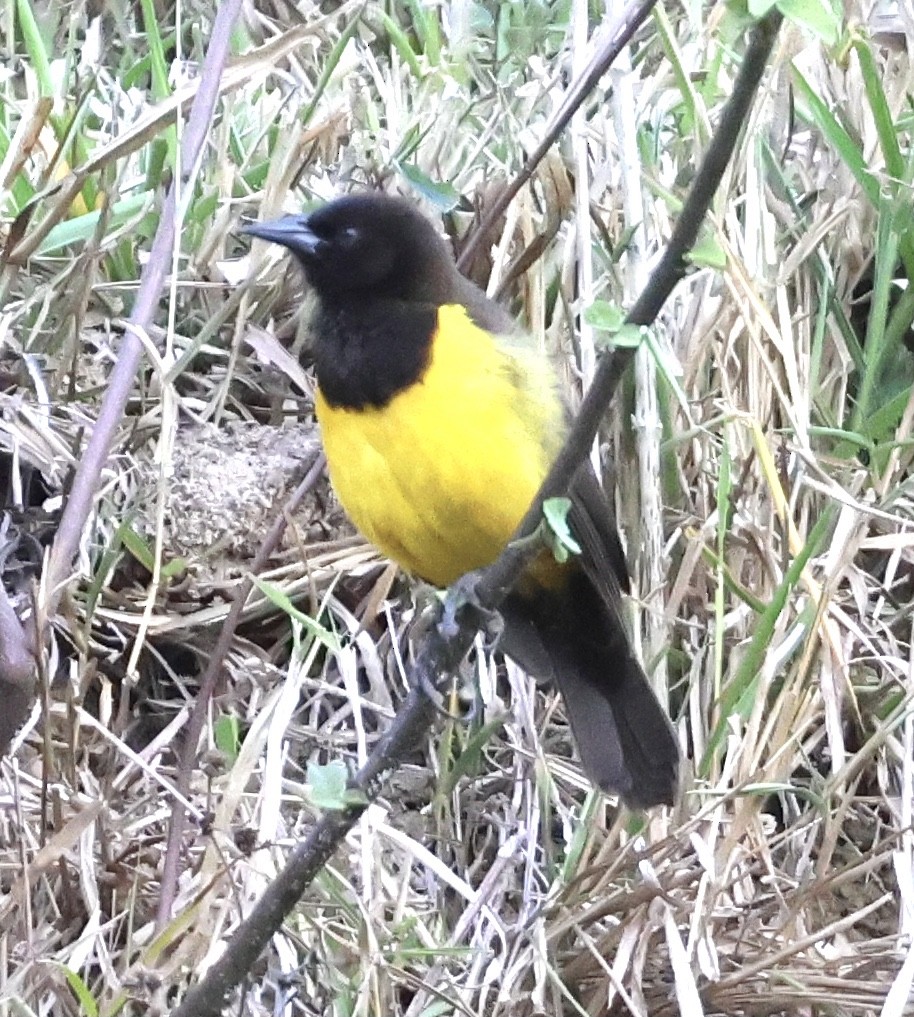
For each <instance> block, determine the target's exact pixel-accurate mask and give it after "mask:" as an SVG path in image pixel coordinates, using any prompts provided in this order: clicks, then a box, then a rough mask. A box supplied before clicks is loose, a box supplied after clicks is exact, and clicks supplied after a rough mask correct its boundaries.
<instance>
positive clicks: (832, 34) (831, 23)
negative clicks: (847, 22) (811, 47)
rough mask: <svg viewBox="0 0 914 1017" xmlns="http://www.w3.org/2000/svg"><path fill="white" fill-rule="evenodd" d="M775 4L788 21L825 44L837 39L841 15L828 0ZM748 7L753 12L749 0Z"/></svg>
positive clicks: (834, 41)
mask: <svg viewBox="0 0 914 1017" xmlns="http://www.w3.org/2000/svg"><path fill="white" fill-rule="evenodd" d="M776 6H777V8H778V10H779V11H780V12H781V14H783V15H784V17H785V18H787V20H788V21H792V22H793V23H794V24H795V25H799V26H800V27H801V28H806V29H808V30H809V31H810V32H812V33H813V35H815V36H816V37H817V38H819V39H821V41H822V42H824V43H825V45H826V46H834V45H835V43H836V42H837V41H838V39H839V37H840V35H841V15H840V13H839V12H838V11H837V10H835V8H834V7H832V5H831V4H830V3H829V2H828V0H778V3H777V5H776ZM749 9H750V10H751V11H752V12H753V14H754V13H755V10H754V4H753V3H751V2H750V4H749ZM758 16H760V15H758Z"/></svg>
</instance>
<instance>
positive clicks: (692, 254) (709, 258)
mask: <svg viewBox="0 0 914 1017" xmlns="http://www.w3.org/2000/svg"><path fill="white" fill-rule="evenodd" d="M686 261H690V262H691V263H692V264H693V265H698V266H700V267H703V268H713V269H716V270H717V271H718V272H723V270H724V269H725V268H726V267H727V253H726V251H724V249H723V247H721V246H720V244H719V243H718V242H717V237H715V236H714V234H713V233H711V231H710V230H702V232H701V235H700V236H699V238H698V241H697V242H696V244H695V246H694V247H693V248H692V250H691V251H689V253H688V254H687V255H686Z"/></svg>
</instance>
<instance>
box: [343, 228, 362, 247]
mask: <svg viewBox="0 0 914 1017" xmlns="http://www.w3.org/2000/svg"><path fill="white" fill-rule="evenodd" d="M360 236H361V230H360V229H359V228H358V226H345V227H344V228H343V235H342V238H343V240H345V241H346V243H349V244H351V243H354V242H355V241H356V240H358V239H359V237H360Z"/></svg>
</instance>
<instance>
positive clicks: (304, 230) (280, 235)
mask: <svg viewBox="0 0 914 1017" xmlns="http://www.w3.org/2000/svg"><path fill="white" fill-rule="evenodd" d="M241 232H242V233H247V234H248V236H252V237H258V238H259V239H260V240H269V241H270V242H271V243H274V244H282V246H283V247H288V248H289V250H290V251H294V252H295V253H296V254H301V255H304V256H305V257H307V256H308V255H313V254H315V253H316V251H317V249H318V247H319V245H320V243H321V240H320V238H319V237H318V236H317V234H315V233H314V232H313V231H312V230H311V229H310V228H309V227H308V217H307V216H305V215H284V216H283V217H282V218H281V219H273V220H271V221H270V222H252V223H249V224H248V225H247V226H242V228H241Z"/></svg>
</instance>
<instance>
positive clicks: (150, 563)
mask: <svg viewBox="0 0 914 1017" xmlns="http://www.w3.org/2000/svg"><path fill="white" fill-rule="evenodd" d="M118 536H119V537H120V538H121V543H122V544H123V545H124V547H126V548H127V550H128V551H129V552H130V553H131V554H132V555H133V557H134V558H136V560H137V561H138V562H139V563H140V564H141V565H142V566H143V568H144V569H146V571H147V572H152V570H153V568H154V567H155V558H154V556H153V553H152V548H151V547H150V546H149V544H148V542H147V541H145V540H144V539H143V538H142V537H141V536H140V535H139V534H138V533H137V532H136V530H135V529H134V528H133V527H132V526H131V525H130V524H129V523H124V524H123V525H122V526H121V527H120V528H119V530H118Z"/></svg>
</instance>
